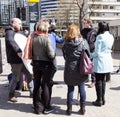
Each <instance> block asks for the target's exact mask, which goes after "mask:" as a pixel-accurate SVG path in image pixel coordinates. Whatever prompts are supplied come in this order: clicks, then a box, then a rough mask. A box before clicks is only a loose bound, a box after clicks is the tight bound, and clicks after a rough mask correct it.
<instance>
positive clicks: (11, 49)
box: [5, 18, 32, 102]
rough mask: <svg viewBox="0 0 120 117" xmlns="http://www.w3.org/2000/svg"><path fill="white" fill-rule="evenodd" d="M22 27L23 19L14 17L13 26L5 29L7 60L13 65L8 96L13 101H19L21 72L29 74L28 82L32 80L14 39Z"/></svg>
mask: <svg viewBox="0 0 120 117" xmlns="http://www.w3.org/2000/svg"><path fill="white" fill-rule="evenodd" d="M21 27H22V21H21V20H20V19H19V18H13V19H12V21H11V26H9V27H8V28H6V30H5V42H6V54H7V62H8V63H9V64H10V65H11V71H12V80H11V82H10V90H9V98H8V100H9V101H11V102H17V98H16V97H15V89H16V85H17V82H18V81H19V80H20V76H21V73H24V74H25V75H26V76H27V78H28V82H30V81H31V78H32V77H31V75H30V73H29V72H28V71H27V69H26V68H25V66H24V64H23V62H22V59H21V57H22V51H21V49H20V48H19V46H18V45H17V43H16V42H15V40H14V35H15V33H18V32H19V31H20V30H21Z"/></svg>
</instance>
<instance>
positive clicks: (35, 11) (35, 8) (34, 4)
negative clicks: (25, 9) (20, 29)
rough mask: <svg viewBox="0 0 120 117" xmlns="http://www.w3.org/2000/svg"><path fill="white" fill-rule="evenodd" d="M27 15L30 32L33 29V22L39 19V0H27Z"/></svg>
mask: <svg viewBox="0 0 120 117" xmlns="http://www.w3.org/2000/svg"><path fill="white" fill-rule="evenodd" d="M28 2H29V3H30V4H29V17H30V32H32V31H34V24H35V23H36V22H37V21H38V20H39V2H40V0H28Z"/></svg>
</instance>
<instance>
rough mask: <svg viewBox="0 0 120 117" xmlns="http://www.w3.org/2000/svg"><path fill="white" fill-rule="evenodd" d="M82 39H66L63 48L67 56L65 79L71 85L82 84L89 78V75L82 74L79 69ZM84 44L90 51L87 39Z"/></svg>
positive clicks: (64, 54) (65, 56)
mask: <svg viewBox="0 0 120 117" xmlns="http://www.w3.org/2000/svg"><path fill="white" fill-rule="evenodd" d="M82 41H83V39H82V38H81V39H77V40H71V41H66V42H65V44H64V46H63V48H62V50H63V56H64V58H65V69H64V81H65V83H66V84H67V85H70V86H76V85H80V84H81V83H83V82H85V81H86V80H87V79H88V75H80V73H79V71H78V68H79V66H78V65H79V59H80V54H81V51H82ZM84 46H85V48H86V49H87V50H88V52H89V46H88V43H87V41H86V40H84Z"/></svg>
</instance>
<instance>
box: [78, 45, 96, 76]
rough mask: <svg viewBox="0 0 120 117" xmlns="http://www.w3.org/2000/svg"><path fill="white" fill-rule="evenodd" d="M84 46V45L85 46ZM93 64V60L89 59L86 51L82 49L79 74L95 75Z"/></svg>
mask: <svg viewBox="0 0 120 117" xmlns="http://www.w3.org/2000/svg"><path fill="white" fill-rule="evenodd" d="M83 46H84V44H83ZM93 67H94V66H93V63H92V61H91V59H90V58H89V57H88V55H87V53H86V51H85V49H82V52H81V55H80V64H79V72H80V74H82V75H87V74H92V73H93Z"/></svg>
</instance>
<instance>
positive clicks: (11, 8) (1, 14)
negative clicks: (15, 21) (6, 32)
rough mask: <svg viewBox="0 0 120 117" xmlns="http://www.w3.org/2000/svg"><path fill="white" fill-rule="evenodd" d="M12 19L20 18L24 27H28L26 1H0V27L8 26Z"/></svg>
mask: <svg viewBox="0 0 120 117" xmlns="http://www.w3.org/2000/svg"><path fill="white" fill-rule="evenodd" d="M14 17H18V18H20V19H21V20H22V21H23V25H24V26H28V25H29V9H28V2H27V0H0V27H4V26H8V25H9V24H10V20H11V19H12V18H14Z"/></svg>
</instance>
